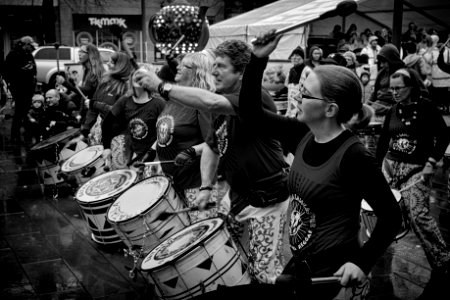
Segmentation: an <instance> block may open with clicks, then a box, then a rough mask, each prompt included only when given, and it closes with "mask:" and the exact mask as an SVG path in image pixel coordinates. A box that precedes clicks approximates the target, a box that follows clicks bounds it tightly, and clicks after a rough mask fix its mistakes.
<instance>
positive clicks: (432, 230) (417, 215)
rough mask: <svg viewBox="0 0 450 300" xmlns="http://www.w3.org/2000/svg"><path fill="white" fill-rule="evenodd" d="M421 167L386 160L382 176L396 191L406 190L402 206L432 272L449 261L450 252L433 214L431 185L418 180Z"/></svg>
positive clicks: (403, 193)
mask: <svg viewBox="0 0 450 300" xmlns="http://www.w3.org/2000/svg"><path fill="white" fill-rule="evenodd" d="M422 169H423V166H422V165H415V164H409V163H404V162H397V161H393V160H390V159H385V160H384V162H383V169H382V170H383V174H384V176H385V178H386V180H387V182H388V183H389V185H390V186H391V188H393V189H397V190H401V189H402V188H404V187H408V186H410V185H412V184H414V183H416V182H417V183H416V184H414V185H412V186H411V187H409V188H407V189H405V190H404V191H403V192H401V194H402V201H403V207H404V208H405V209H406V212H407V214H408V216H409V223H410V224H411V227H412V229H413V230H414V233H415V234H416V235H417V237H418V238H419V240H420V242H421V244H422V247H423V250H424V251H425V255H426V257H427V259H428V262H429V264H430V266H431V268H432V269H436V268H439V267H443V266H444V265H445V264H446V263H447V262H448V261H450V250H449V248H448V246H447V245H446V243H445V241H444V239H443V237H442V234H441V232H440V230H439V227H438V225H437V223H436V220H435V219H434V218H433V216H431V214H430V203H429V197H430V182H429V181H419V179H420V178H421V176H422V174H421V172H420V171H421V170H422Z"/></svg>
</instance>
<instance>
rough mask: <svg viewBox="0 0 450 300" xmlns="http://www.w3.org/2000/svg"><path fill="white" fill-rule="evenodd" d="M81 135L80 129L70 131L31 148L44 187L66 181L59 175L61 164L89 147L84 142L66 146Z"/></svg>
mask: <svg viewBox="0 0 450 300" xmlns="http://www.w3.org/2000/svg"><path fill="white" fill-rule="evenodd" d="M79 135H80V130H79V129H76V128H74V129H69V130H67V131H64V132H61V133H58V134H56V135H54V136H52V137H50V138H48V139H46V140H44V141H42V142H39V143H38V144H36V145H34V146H33V147H32V148H31V150H30V151H31V154H32V156H33V158H34V159H35V160H36V165H37V168H38V173H39V177H40V178H41V180H42V183H43V184H44V185H54V184H57V183H62V182H63V181H64V179H63V177H61V176H60V174H59V172H60V170H61V167H60V164H61V163H62V162H63V161H64V160H66V159H68V158H70V157H71V156H73V155H74V154H75V153H77V152H78V151H80V150H82V149H84V148H86V147H87V144H86V143H84V142H82V141H78V142H77V143H74V144H72V145H70V146H67V147H66V146H65V145H66V144H67V142H69V141H70V140H72V139H74V138H75V137H77V136H79Z"/></svg>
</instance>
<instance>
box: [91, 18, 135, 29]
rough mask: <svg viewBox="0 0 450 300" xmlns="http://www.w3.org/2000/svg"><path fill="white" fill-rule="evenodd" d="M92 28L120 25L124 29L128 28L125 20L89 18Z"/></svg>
mask: <svg viewBox="0 0 450 300" xmlns="http://www.w3.org/2000/svg"><path fill="white" fill-rule="evenodd" d="M88 20H89V24H90V25H91V26H97V27H98V28H103V26H111V25H119V26H120V27H123V28H128V27H127V24H126V23H125V22H126V20H125V19H124V18H101V19H99V18H88Z"/></svg>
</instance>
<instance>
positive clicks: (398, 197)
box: [361, 189, 402, 211]
mask: <svg viewBox="0 0 450 300" xmlns="http://www.w3.org/2000/svg"><path fill="white" fill-rule="evenodd" d="M391 191H392V194H394V197H395V200H397V202H400V200H401V199H402V194H401V193H400V192H399V191H397V190H394V189H391ZM361 208H362V209H363V210H366V211H373V209H372V207H371V206H370V205H369V203H367V201H366V200H364V199H363V200H362V201H361Z"/></svg>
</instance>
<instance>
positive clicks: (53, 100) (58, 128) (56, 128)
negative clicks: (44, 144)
mask: <svg viewBox="0 0 450 300" xmlns="http://www.w3.org/2000/svg"><path fill="white" fill-rule="evenodd" d="M60 99H61V97H60V95H59V92H58V91H57V90H55V89H50V90H48V91H47V93H45V102H46V105H47V108H46V110H45V123H44V124H45V130H46V131H45V132H44V138H45V139H47V138H49V137H51V136H53V135H55V134H58V133H61V132H64V131H66V130H68V129H70V128H74V127H76V126H77V125H78V122H77V120H76V119H75V117H73V115H72V112H73V111H74V110H75V109H76V106H75V104H73V102H71V104H70V105H67V104H66V103H63V102H61V101H60Z"/></svg>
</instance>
